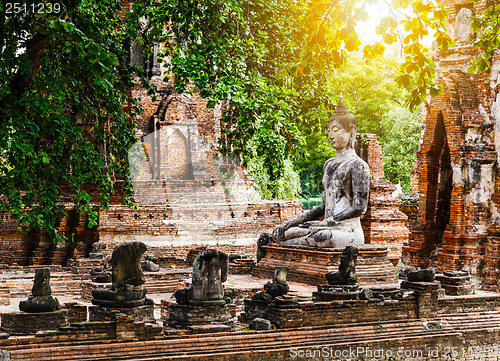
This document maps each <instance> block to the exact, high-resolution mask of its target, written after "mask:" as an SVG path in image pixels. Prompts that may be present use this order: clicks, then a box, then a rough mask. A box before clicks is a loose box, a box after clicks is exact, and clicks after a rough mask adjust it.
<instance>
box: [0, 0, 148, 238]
mask: <svg viewBox="0 0 500 361" xmlns="http://www.w3.org/2000/svg"><path fill="white" fill-rule="evenodd" d="M26 4H27V5H28V6H26V7H24V8H22V9H21V11H19V12H17V13H16V12H15V11H13V10H12V9H11V8H10V7H9V4H8V3H5V2H3V3H1V4H0V49H1V50H2V52H1V54H0V57H1V61H0V63H1V65H0V68H1V70H0V149H1V150H2V159H1V162H0V175H1V176H0V194H1V197H0V209H2V210H3V211H7V212H11V213H12V214H13V215H14V217H15V219H16V220H17V221H18V222H19V223H20V224H21V225H22V226H23V229H25V230H27V229H28V228H34V229H36V228H42V229H44V230H45V231H47V232H48V233H49V234H50V235H51V236H52V237H53V239H54V240H63V239H64V237H63V236H64V235H59V234H58V233H57V229H56V225H57V222H58V220H59V219H60V218H61V217H62V216H63V215H64V211H65V210H64V205H63V203H62V199H61V194H62V192H61V187H62V186H69V187H70V188H71V189H72V193H73V196H72V198H71V199H70V201H71V202H73V203H74V204H75V205H76V207H77V209H78V210H79V211H80V212H88V215H89V224H88V226H89V227H93V226H95V225H96V224H97V222H98V220H97V213H96V212H95V210H93V209H92V204H91V195H90V192H89V186H90V185H93V186H95V187H97V191H98V193H99V198H100V203H101V204H102V205H103V206H105V207H106V206H107V205H108V201H109V197H110V195H111V194H112V193H113V191H114V185H115V182H116V180H123V181H124V182H125V183H124V184H125V195H127V193H128V190H129V189H130V188H129V182H128V171H127V150H128V148H129V147H130V146H131V145H132V144H133V142H134V141H135V133H134V131H133V128H134V124H133V122H132V121H131V118H133V117H134V114H135V112H137V111H138V110H139V109H138V107H137V105H136V102H135V100H134V99H133V98H132V97H131V96H130V89H131V88H132V86H133V85H134V82H133V76H134V75H140V74H141V72H140V69H137V68H135V67H134V66H131V65H130V64H129V61H128V52H127V51H126V48H124V46H123V42H124V40H125V39H126V38H127V37H129V36H130V33H133V29H132V28H131V27H127V26H125V20H126V19H125V18H124V17H123V16H122V15H120V13H119V12H120V10H121V2H120V1H118V0H116V1H107V3H106V5H107V6H102V3H100V2H98V1H82V2H80V3H79V4H78V6H76V4H75V3H73V2H66V7H67V13H57V14H55V13H34V12H33V9H39V7H38V6H34V7H31V6H29V4H36V2H32V3H26ZM144 84H145V83H144ZM126 105H128V109H125V108H124V106H126Z"/></svg>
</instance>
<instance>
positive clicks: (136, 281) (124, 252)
mask: <svg viewBox="0 0 500 361" xmlns="http://www.w3.org/2000/svg"><path fill="white" fill-rule="evenodd" d="M144 252H146V245H145V244H144V243H142V242H127V243H123V244H120V245H118V246H117V247H116V248H115V250H114V251H113V254H112V256H111V267H112V271H111V281H112V285H111V288H98V289H95V290H93V291H92V297H93V299H92V303H93V304H94V305H99V306H105V307H117V308H129V307H138V306H143V305H144V304H151V303H152V300H149V299H147V298H146V289H145V288H144V287H143V286H142V285H143V284H144V282H145V279H144V273H142V269H141V256H142V255H143V254H144Z"/></svg>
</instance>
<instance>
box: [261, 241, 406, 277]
mask: <svg viewBox="0 0 500 361" xmlns="http://www.w3.org/2000/svg"><path fill="white" fill-rule="evenodd" d="M262 249H263V250H264V252H265V256H264V258H262V259H261V260H260V261H259V262H258V263H257V265H256V266H255V267H254V268H253V269H252V275H254V276H258V277H266V278H272V277H273V275H274V269H275V268H276V267H278V266H286V267H288V268H289V271H288V274H287V280H288V281H294V282H303V283H309V284H312V285H317V284H321V283H325V274H327V273H328V272H330V271H337V270H338V267H339V263H340V256H341V254H342V251H343V249H341V248H338V249H336V248H328V249H327V248H323V249H314V248H310V247H303V246H282V245H279V244H272V245H268V246H262ZM358 249H359V252H358V262H357V266H356V275H357V277H358V281H359V284H360V285H369V284H386V283H396V282H397V280H398V276H397V273H396V269H395V268H394V266H393V265H392V263H391V262H389V260H388V258H387V254H388V250H387V246H375V245H363V246H360V247H358Z"/></svg>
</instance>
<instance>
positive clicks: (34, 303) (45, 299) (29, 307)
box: [19, 268, 61, 313]
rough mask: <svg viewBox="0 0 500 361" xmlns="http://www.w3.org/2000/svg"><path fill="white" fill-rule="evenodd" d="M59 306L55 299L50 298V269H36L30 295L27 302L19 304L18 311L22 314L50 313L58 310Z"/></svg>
mask: <svg viewBox="0 0 500 361" xmlns="http://www.w3.org/2000/svg"><path fill="white" fill-rule="evenodd" d="M60 308H61V305H60V304H59V301H58V300H57V298H54V297H52V290H51V289H50V269H48V268H37V269H36V270H35V281H34V283H33V288H32V290H31V295H30V296H29V297H28V299H27V300H25V301H21V302H19V309H20V310H21V311H23V312H30V313H36V312H52V311H56V310H59V309H60Z"/></svg>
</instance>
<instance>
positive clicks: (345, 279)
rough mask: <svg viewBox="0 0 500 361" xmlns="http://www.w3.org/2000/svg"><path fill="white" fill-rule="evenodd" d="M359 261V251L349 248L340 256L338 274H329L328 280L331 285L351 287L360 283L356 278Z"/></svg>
mask: <svg viewBox="0 0 500 361" xmlns="http://www.w3.org/2000/svg"><path fill="white" fill-rule="evenodd" d="M357 261H358V249H357V248H356V247H352V246H347V247H346V248H344V251H343V252H342V255H341V256H340V265H339V270H338V272H328V273H327V274H326V279H327V281H328V284H329V285H342V286H351V285H355V284H356V283H358V278H357V277H356V263H357Z"/></svg>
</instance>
